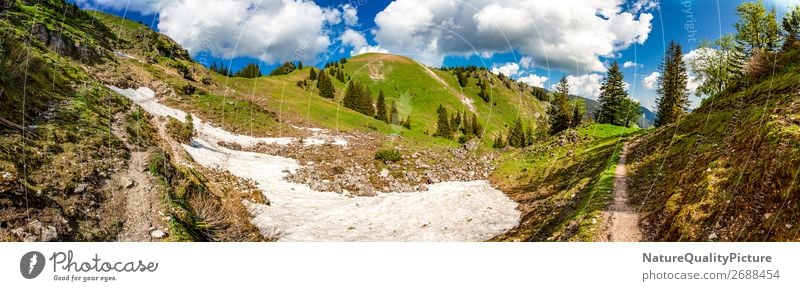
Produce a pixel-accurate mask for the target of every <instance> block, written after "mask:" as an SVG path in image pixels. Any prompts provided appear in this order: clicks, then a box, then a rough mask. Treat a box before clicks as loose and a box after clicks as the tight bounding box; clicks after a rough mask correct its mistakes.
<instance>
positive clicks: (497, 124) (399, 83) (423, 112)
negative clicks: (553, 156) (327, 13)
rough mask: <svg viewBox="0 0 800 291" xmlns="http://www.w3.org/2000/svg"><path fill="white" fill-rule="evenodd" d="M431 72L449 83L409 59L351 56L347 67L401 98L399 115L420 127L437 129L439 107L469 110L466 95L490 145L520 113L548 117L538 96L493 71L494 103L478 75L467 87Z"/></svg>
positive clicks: (446, 75) (448, 75)
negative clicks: (506, 82) (463, 99)
mask: <svg viewBox="0 0 800 291" xmlns="http://www.w3.org/2000/svg"><path fill="white" fill-rule="evenodd" d="M430 70H431V71H432V72H433V73H434V74H436V75H437V76H438V77H439V78H441V79H442V80H444V81H445V82H446V83H447V86H443V85H442V83H440V82H439V81H438V80H436V79H435V78H433V77H431V76H430V74H429V73H427V72H426V71H425V69H424V67H422V65H420V64H418V63H417V62H415V61H413V60H411V59H408V58H405V57H400V56H395V55H386V54H377V53H371V54H363V55H359V56H356V57H353V58H352V59H350V60H348V62H347V64H346V65H345V71H346V72H347V73H348V74H349V75H350V76H351V77H352V79H353V80H357V81H360V82H362V83H364V84H367V85H368V86H369V87H370V89H371V90H372V91H373V92H375V93H376V94H377V92H378V91H380V90H383V91H384V93H386V96H387V104H391V102H392V101H397V103H398V107H399V111H400V115H401V116H406V115H407V114H409V113H410V114H411V120H412V128H416V129H420V128H421V129H422V131H423V132H434V131H435V130H436V119H437V114H436V109H437V108H438V106H439V105H440V104H441V105H443V106H445V107H446V108H447V109H448V112H450V113H455V112H456V111H467V112H469V109H468V108H467V107H466V106H465V105H464V104H463V103H462V102H461V99H460V98H459V97H458V95H457V94H464V95H466V96H467V97H468V98H469V99H470V100H472V104H473V105H474V107H475V109H476V113H477V115H478V119H479V120H480V122H481V124H483V125H484V128H485V130H486V135H485V137H484V141H485V143H486V144H487V145H489V144H490V143H491V140H492V138H493V137H494V135H495V134H497V133H498V132H500V131H503V132H505V130H506V129H507V127H508V126H510V125H511V124H513V122H514V119H515V118H517V117H518V116H522V117H523V118H524V119H526V120H530V121H533V120H535V119H536V118H537V117H539V116H544V111H545V110H544V107H543V105H542V104H541V103H540V102H539V101H538V100H536V99H535V98H533V96H532V95H530V94H526V93H522V92H521V91H518V90H512V89H509V88H506V87H505V86H504V85H503V83H502V81H500V79H498V78H497V76H494V75H490V78H491V80H492V82H493V84H494V85H493V86H491V87H490V94H491V95H492V102H490V103H488V102H485V101H483V100H482V99H481V98H480V97H478V92H479V91H480V89H479V88H478V86H477V79H475V78H470V81H469V84H468V85H467V87H466V88H461V87H460V86H459V84H458V81H457V80H456V77H455V76H454V75H453V74H452V73H450V72H446V71H441V70H438V69H430ZM374 72H379V73H380V75H382V76H383V79H373V78H371V75H372V74H374Z"/></svg>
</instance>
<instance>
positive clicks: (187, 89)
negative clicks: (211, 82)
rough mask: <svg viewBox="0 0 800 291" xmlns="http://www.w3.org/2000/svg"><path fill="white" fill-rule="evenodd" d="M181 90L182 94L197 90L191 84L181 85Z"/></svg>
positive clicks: (189, 93)
mask: <svg viewBox="0 0 800 291" xmlns="http://www.w3.org/2000/svg"><path fill="white" fill-rule="evenodd" d="M181 91H183V95H192V94H194V92H196V91H197V87H195V86H194V85H192V84H186V86H183V88H181Z"/></svg>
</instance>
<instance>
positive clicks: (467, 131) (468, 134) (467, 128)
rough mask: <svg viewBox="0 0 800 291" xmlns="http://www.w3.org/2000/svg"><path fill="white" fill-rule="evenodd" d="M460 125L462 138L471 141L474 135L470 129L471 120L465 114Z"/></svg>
mask: <svg viewBox="0 0 800 291" xmlns="http://www.w3.org/2000/svg"><path fill="white" fill-rule="evenodd" d="M462 123H463V124H464V126H462V127H461V133H463V134H464V136H466V137H467V139H471V138H472V137H473V136H474V135H475V133H474V132H473V129H472V119H471V118H470V117H469V115H467V114H466V112H465V113H464V120H463V121H462Z"/></svg>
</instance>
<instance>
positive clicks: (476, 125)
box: [471, 113, 483, 137]
mask: <svg viewBox="0 0 800 291" xmlns="http://www.w3.org/2000/svg"><path fill="white" fill-rule="evenodd" d="M471 119H472V126H471V127H472V134H474V135H475V136H477V137H481V136H482V135H483V126H482V125H481V124H480V122H478V115H477V114H475V113H473V114H472V118H471Z"/></svg>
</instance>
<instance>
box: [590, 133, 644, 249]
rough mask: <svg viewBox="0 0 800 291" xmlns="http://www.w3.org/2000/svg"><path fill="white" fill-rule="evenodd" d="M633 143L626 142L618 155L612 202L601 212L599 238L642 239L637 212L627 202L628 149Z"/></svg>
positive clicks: (617, 240)
mask: <svg viewBox="0 0 800 291" xmlns="http://www.w3.org/2000/svg"><path fill="white" fill-rule="evenodd" d="M633 145H634V144H633V143H632V142H629V143H626V144H625V145H624V146H623V147H622V152H620V155H619V163H617V169H616V172H615V173H614V202H613V203H612V204H611V205H610V206H609V207H608V209H607V210H606V211H605V212H604V213H603V221H604V222H605V226H604V231H603V233H602V234H601V236H600V238H599V240H601V241H611V242H637V241H641V240H642V232H641V230H640V229H639V214H638V213H637V212H636V210H635V209H633V207H631V206H630V205H629V204H628V176H627V168H626V164H627V157H628V150H629V149H630V147H631V146H633Z"/></svg>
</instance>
